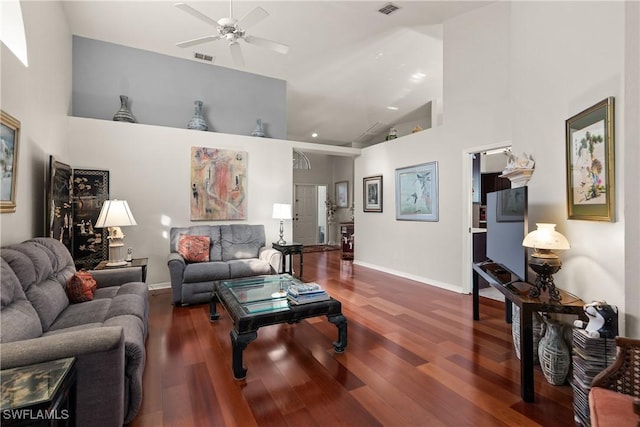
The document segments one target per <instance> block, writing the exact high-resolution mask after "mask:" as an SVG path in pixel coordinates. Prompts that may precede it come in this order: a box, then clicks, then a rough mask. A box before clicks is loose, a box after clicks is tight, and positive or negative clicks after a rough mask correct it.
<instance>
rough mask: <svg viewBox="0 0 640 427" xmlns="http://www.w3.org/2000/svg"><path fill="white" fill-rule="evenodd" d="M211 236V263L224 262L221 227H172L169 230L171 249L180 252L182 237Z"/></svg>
mask: <svg viewBox="0 0 640 427" xmlns="http://www.w3.org/2000/svg"><path fill="white" fill-rule="evenodd" d="M182 234H190V235H193V236H209V240H210V249H209V261H222V244H221V235H220V226H219V225H194V226H192V227H172V228H171V230H169V248H170V250H171V252H178V243H179V241H180V235H182Z"/></svg>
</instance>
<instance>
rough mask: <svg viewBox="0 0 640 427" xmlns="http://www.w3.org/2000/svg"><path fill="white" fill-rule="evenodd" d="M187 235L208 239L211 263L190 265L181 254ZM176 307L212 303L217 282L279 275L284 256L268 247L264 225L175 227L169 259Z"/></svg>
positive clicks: (172, 230) (172, 232)
mask: <svg viewBox="0 0 640 427" xmlns="http://www.w3.org/2000/svg"><path fill="white" fill-rule="evenodd" d="M183 234H187V235H193V236H208V237H209V239H210V251H209V261H208V262H191V263H190V262H187V261H186V260H185V259H184V257H183V256H182V255H180V253H179V252H178V243H179V240H180V236H181V235H183ZM167 263H168V266H169V273H170V274H171V290H172V293H173V304H174V305H188V304H200V303H204V302H209V300H210V298H211V291H212V290H213V282H214V281H216V280H224V279H235V278H238V277H248V276H258V275H261V274H275V273H277V272H279V270H280V266H281V263H282V254H281V253H280V252H278V251H276V250H275V249H272V248H271V247H266V246H265V234H264V226H263V225H251V224H230V225H196V226H192V227H173V228H171V231H170V253H169V258H168V261H167Z"/></svg>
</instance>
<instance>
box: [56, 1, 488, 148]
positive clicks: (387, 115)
mask: <svg viewBox="0 0 640 427" xmlns="http://www.w3.org/2000/svg"><path fill="white" fill-rule="evenodd" d="M175 3H176V2H175V1H65V2H64V10H65V14H66V16H67V20H68V23H69V26H70V28H71V32H72V33H73V34H75V35H79V36H83V37H88V38H92V39H97V40H103V41H107V42H111V43H116V44H121V45H125V46H130V47H135V48H139V49H145V50H148V51H153V52H158V53H163V54H166V55H171V56H176V57H181V58H188V59H192V60H195V59H193V54H194V52H200V53H205V54H207V55H212V56H214V57H215V61H214V63H215V65H218V66H222V67H228V68H234V69H242V70H243V71H247V72H251V73H256V74H261V75H265V76H269V77H274V78H278V79H282V80H286V81H287V104H288V114H287V126H288V139H291V140H297V141H307V142H317V143H325V144H332V145H351V143H353V142H354V141H358V142H360V143H361V144H359V145H358V146H364V145H367V140H366V139H367V138H365V137H364V136H365V135H366V132H367V130H369V129H370V128H371V127H372V126H375V127H376V128H378V129H380V128H388V127H389V126H391V125H393V124H395V123H399V122H401V121H403V120H404V119H403V117H406V116H408V115H411V113H413V112H414V111H416V110H418V111H419V110H421V108H420V107H423V106H424V105H425V104H426V103H428V102H429V101H432V100H435V99H441V97H442V29H441V25H440V24H441V23H442V22H443V21H444V20H446V19H449V18H451V17H453V16H455V15H458V14H461V13H465V12H467V11H469V10H471V9H473V8H476V7H481V6H483V5H485V4H487V3H489V2H484V1H466V2H463V1H453V0H449V1H397V2H396V1H394V2H393V4H395V5H397V6H399V7H400V9H399V10H397V11H396V12H394V13H392V14H390V15H383V14H381V13H379V12H378V9H380V8H381V7H382V6H384V5H385V4H387V3H388V2H387V1H386V0H381V1H356V0H353V1H245V0H235V1H234V2H233V15H234V17H236V18H241V17H242V16H244V15H245V14H246V13H248V12H249V11H251V10H252V9H253V8H255V7H257V6H261V7H262V8H263V9H265V10H266V11H267V12H268V13H269V17H267V18H266V19H264V20H263V21H261V22H259V23H258V24H256V25H254V26H252V27H250V29H249V30H248V31H247V34H250V35H254V36H258V37H262V38H266V39H270V40H274V41H277V42H280V43H283V44H286V45H288V46H289V47H290V49H289V53H288V54H286V55H281V54H279V53H276V52H273V51H271V50H268V49H264V48H260V47H257V46H254V45H249V44H246V43H243V42H241V44H242V51H243V54H244V59H245V66H244V67H243V68H239V67H237V66H236V65H234V63H233V61H232V59H231V55H230V53H229V47H228V45H227V43H226V42H225V41H223V40H218V41H214V42H209V43H206V44H201V45H198V46H194V47H191V48H184V49H183V48H179V47H176V45H175V44H176V43H177V42H181V41H185V40H190V39H194V38H198V37H202V36H207V35H211V34H216V31H215V29H214V28H212V27H211V26H209V25H208V24H206V23H204V22H202V21H200V20H198V19H196V18H195V17H193V16H191V15H188V14H187V13H185V12H183V11H181V10H179V9H178V8H176V7H175V6H174V4H175ZM185 3H187V4H189V5H190V6H192V7H193V8H195V9H197V10H199V11H200V12H202V13H203V14H204V15H207V16H209V17H211V18H213V19H214V20H219V19H220V18H223V17H228V16H229V2H228V1H185ZM416 73H422V74H424V75H425V77H423V78H416V76H415V74H416ZM389 106H392V107H396V108H397V110H395V111H392V110H389V109H387V107H389ZM422 110H423V109H422ZM414 116H415V114H414ZM313 132H317V133H318V137H317V138H315V139H314V138H312V137H311V134H312V133H313Z"/></svg>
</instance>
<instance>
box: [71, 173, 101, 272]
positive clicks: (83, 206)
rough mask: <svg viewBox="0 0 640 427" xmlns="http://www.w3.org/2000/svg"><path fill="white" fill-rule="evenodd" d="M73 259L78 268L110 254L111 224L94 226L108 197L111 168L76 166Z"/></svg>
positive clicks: (94, 262) (93, 265)
mask: <svg viewBox="0 0 640 427" xmlns="http://www.w3.org/2000/svg"><path fill="white" fill-rule="evenodd" d="M72 191H73V251H72V252H71V254H72V255H73V260H74V261H75V264H76V269H78V270H79V269H81V268H85V269H87V270H91V269H93V268H94V267H95V266H96V265H98V264H99V263H100V261H102V260H104V259H108V258H109V251H108V241H107V236H108V232H109V230H108V228H106V227H105V228H94V227H93V225H94V224H95V223H96V220H97V219H98V216H99V215H100V209H102V204H103V203H104V202H105V200H108V199H109V171H103V170H90V169H74V170H73V190H72Z"/></svg>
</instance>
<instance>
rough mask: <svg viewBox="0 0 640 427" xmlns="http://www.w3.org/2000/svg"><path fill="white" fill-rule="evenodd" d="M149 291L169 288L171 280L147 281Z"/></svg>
mask: <svg viewBox="0 0 640 427" xmlns="http://www.w3.org/2000/svg"><path fill="white" fill-rule="evenodd" d="M147 287H148V288H149V290H150V291H157V290H160V289H171V282H160V283H149V284H148V285H147Z"/></svg>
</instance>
